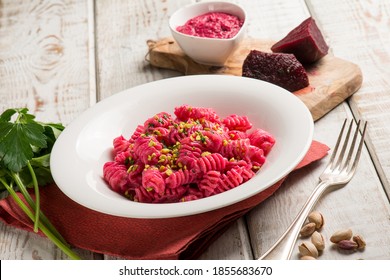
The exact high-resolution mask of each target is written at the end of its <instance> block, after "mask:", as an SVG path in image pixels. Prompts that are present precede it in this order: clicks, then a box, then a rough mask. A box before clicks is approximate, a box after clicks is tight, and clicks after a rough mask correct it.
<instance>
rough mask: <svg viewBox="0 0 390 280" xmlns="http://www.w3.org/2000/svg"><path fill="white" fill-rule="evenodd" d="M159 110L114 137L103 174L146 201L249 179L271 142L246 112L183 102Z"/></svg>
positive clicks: (193, 194)
mask: <svg viewBox="0 0 390 280" xmlns="http://www.w3.org/2000/svg"><path fill="white" fill-rule="evenodd" d="M174 115H175V116H172V115H170V114H168V113H166V112H161V113H158V114H156V115H154V116H152V117H151V118H149V119H147V120H146V121H145V122H144V123H143V124H140V125H138V126H137V127H136V129H135V131H134V133H133V134H132V135H131V136H130V138H129V139H128V140H127V139H126V138H125V137H123V136H122V135H121V136H119V137H117V138H115V139H114V140H113V152H114V156H113V159H114V160H113V161H110V162H107V163H105V165H104V167H103V177H104V180H105V181H106V182H107V183H108V185H109V186H110V188H111V189H112V190H113V191H115V192H118V193H120V194H122V195H124V196H126V197H127V198H129V199H131V200H133V201H137V202H144V203H170V202H180V201H189V200H195V199H200V198H203V197H208V196H212V195H215V194H219V193H221V192H225V191H228V190H230V189H232V188H235V187H237V186H238V185H240V184H242V183H244V182H246V181H248V180H249V179H251V178H252V177H253V176H254V175H255V173H256V172H257V171H258V170H259V169H260V168H261V166H262V165H263V164H264V162H265V160H266V156H267V155H268V153H269V152H270V150H271V148H272V147H273V145H274V144H275V139H274V137H273V136H272V135H271V134H270V133H268V132H267V131H265V130H263V129H260V128H257V129H254V130H253V131H252V132H250V130H251V128H252V124H251V123H250V121H249V119H248V117H247V116H238V115H235V114H232V115H230V116H227V117H226V118H221V117H219V116H218V115H217V113H216V112H215V111H214V110H213V109H211V108H203V107H191V106H188V105H183V106H180V107H177V108H175V110H174Z"/></svg>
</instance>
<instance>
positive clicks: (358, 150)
mask: <svg viewBox="0 0 390 280" xmlns="http://www.w3.org/2000/svg"><path fill="white" fill-rule="evenodd" d="M359 123H360V121H359ZM356 130H357V131H359V126H358V127H357V128H356ZM366 130H367V121H366V122H364V126H363V132H362V136H361V138H360V143H359V147H358V149H357V152H356V156H355V160H354V161H353V164H352V167H351V169H350V171H351V172H355V170H356V167H357V163H358V162H359V159H360V155H361V154H362V149H363V144H364V137H365V135H366Z"/></svg>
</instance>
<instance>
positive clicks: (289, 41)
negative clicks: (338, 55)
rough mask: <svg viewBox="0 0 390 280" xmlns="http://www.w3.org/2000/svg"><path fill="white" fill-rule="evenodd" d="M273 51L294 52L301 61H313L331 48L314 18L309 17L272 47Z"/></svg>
mask: <svg viewBox="0 0 390 280" xmlns="http://www.w3.org/2000/svg"><path fill="white" fill-rule="evenodd" d="M271 50H272V51H273V52H277V53H292V54H294V55H295V57H296V58H297V59H298V60H299V61H300V62H301V63H304V64H305V63H313V62H316V61H317V60H319V59H320V58H322V57H324V56H325V55H326V54H327V53H328V50H329V47H328V45H327V44H326V42H325V40H324V37H323V36H322V34H321V31H320V30H319V29H318V26H317V24H316V22H315V20H314V19H313V18H311V17H310V18H308V19H306V20H305V21H303V22H302V23H301V24H300V25H298V26H297V27H296V28H294V29H293V30H291V31H290V32H289V33H288V34H287V36H286V37H284V38H283V39H282V40H280V41H279V42H277V43H276V44H274V45H273V46H272V47H271Z"/></svg>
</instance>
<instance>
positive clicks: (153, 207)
mask: <svg viewBox="0 0 390 280" xmlns="http://www.w3.org/2000/svg"><path fill="white" fill-rule="evenodd" d="M183 104H188V105H191V106H199V107H211V108H213V109H214V110H215V111H216V112H217V114H218V115H219V116H221V117H225V116H227V115H230V114H237V115H247V116H248V117H249V119H250V120H251V122H252V124H253V128H262V129H265V130H267V131H268V132H270V133H271V134H272V135H273V136H274V137H275V139H276V144H275V145H274V147H273V149H272V150H271V152H270V154H269V155H268V156H267V160H266V163H265V164H264V165H263V166H262V168H261V169H260V171H259V172H258V173H257V175H256V176H254V177H253V178H252V179H250V180H249V181H247V182H246V183H244V184H242V185H240V186H238V187H236V188H235V189H232V190H229V191H226V192H224V193H221V194H218V195H215V196H211V197H207V198H202V199H199V200H194V201H188V202H180V203H170V204H148V203H139V202H133V201H130V200H128V199H126V198H125V197H123V196H121V195H119V194H117V193H115V192H113V191H112V190H111V189H110V188H109V187H108V185H107V184H106V182H105V181H104V180H103V178H102V176H103V165H104V163H105V162H107V161H112V160H113V158H112V154H111V152H112V149H113V146H112V141H113V139H114V138H115V137H118V136H119V135H123V136H124V137H125V138H127V139H128V138H129V137H130V136H131V134H132V133H133V131H134V130H135V128H136V126H137V125H138V124H143V123H144V121H145V120H146V119H148V118H149V117H151V116H153V115H155V114H156V113H159V112H162V111H165V112H168V113H171V114H172V115H173V110H174V108H175V107H176V106H180V105H183ZM313 126H314V125H313V119H312V116H311V114H310V112H309V110H308V109H307V107H306V106H305V105H304V104H303V102H302V101H301V100H300V99H299V98H297V97H296V96H295V95H294V94H292V93H290V92H288V91H286V90H284V89H282V88H280V87H277V86H275V85H273V84H270V83H266V82H263V81H260V80H256V79H251V78H243V77H235V76H223V75H196V76H184V77H177V78H170V79H164V80H160V81H155V82H151V83H147V84H143V85H140V86H137V87H134V88H130V89H128V90H125V91H123V92H120V93H117V94H115V95H113V96H111V97H109V98H106V99H104V100H102V101H100V102H98V103H97V104H96V105H94V106H93V107H91V108H90V109H88V110H87V111H85V112H84V113H82V114H81V115H80V116H79V117H78V118H77V119H75V120H74V121H73V122H72V123H70V124H69V125H68V126H67V127H66V128H65V130H64V131H63V132H62V134H61V135H60V137H59V138H58V140H57V141H56V143H55V145H54V147H53V150H52V154H51V171H52V174H53V178H54V180H55V182H56V184H57V185H58V187H59V188H60V189H61V190H62V191H63V192H64V193H65V194H66V195H67V196H68V197H70V198H71V199H72V200H74V201H76V202H77V203H79V204H81V205H83V206H85V207H88V208H90V209H93V210H96V211H99V212H103V213H106V214H111V215H115V216H122V217H133V218H169V217H179V216H186V215H193V214H198V213H203V212H206V211H210V210H214V209H218V208H221V207H224V206H228V205H231V204H233V203H236V202H239V201H242V200H244V199H246V198H249V197H251V196H253V195H255V194H257V193H259V192H261V191H263V190H265V189H267V188H268V187H270V186H271V185H272V184H274V183H276V182H277V181H278V180H280V179H281V178H283V177H284V176H286V175H287V174H288V173H289V172H290V171H292V170H293V169H294V167H295V166H296V165H297V164H298V163H299V162H300V161H301V160H302V159H303V157H304V156H305V154H306V152H307V151H308V149H309V147H310V144H311V141H312V135H313Z"/></svg>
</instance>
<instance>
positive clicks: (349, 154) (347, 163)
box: [345, 120, 361, 169]
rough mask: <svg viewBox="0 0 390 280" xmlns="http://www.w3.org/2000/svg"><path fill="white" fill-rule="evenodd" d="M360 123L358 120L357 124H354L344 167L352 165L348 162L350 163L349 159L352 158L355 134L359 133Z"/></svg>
mask: <svg viewBox="0 0 390 280" xmlns="http://www.w3.org/2000/svg"><path fill="white" fill-rule="evenodd" d="M360 123H361V121H360V120H359V121H358V123H357V125H356V129H355V134H354V136H353V140H352V143H351V146H350V148H349V153H348V156H347V159H346V165H345V169H346V168H347V167H348V166H352V164H350V163H351V159H352V154H353V152H354V150H355V144H356V140H357V136H358V134H359V128H360Z"/></svg>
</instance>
